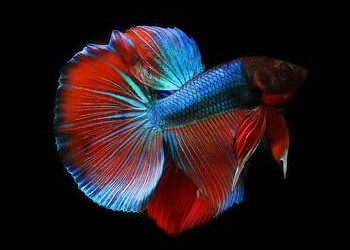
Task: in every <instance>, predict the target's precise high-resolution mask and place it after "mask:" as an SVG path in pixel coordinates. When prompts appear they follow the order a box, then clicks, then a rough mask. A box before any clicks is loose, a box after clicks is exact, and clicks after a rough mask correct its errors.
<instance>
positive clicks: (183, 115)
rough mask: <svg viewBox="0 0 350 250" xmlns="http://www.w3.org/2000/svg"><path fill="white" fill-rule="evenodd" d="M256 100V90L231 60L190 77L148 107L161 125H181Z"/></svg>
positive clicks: (256, 101)
mask: <svg viewBox="0 0 350 250" xmlns="http://www.w3.org/2000/svg"><path fill="white" fill-rule="evenodd" d="M257 104H258V96H257V93H254V89H253V88H252V86H250V85H249V84H248V79H246V77H245V73H244V71H243V69H242V63H241V62H240V61H239V60H235V61H232V62H229V63H226V64H223V65H220V66H218V67H215V68H213V69H211V70H208V71H206V72H204V73H202V74H199V75H198V76H196V77H194V78H193V79H191V80H190V81H189V82H187V83H186V84H184V86H183V88H181V89H180V90H179V91H177V92H175V93H173V94H171V95H170V96H168V97H166V98H164V99H161V100H158V101H157V102H156V103H155V105H154V107H152V109H151V111H150V115H151V116H154V117H155V118H154V119H155V120H156V122H155V125H156V126H159V127H161V128H165V129H166V128H172V127H176V126H185V125H187V124H190V123H194V122H196V121H199V120H202V119H206V118H207V117H210V116H213V115H216V114H220V113H223V112H226V111H229V110H234V109H237V108H251V107H254V106H256V105H257Z"/></svg>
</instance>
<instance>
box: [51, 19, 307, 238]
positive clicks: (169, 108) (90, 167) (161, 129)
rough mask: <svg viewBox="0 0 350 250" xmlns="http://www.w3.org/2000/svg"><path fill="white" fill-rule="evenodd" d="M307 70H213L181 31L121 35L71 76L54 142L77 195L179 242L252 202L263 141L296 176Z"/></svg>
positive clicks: (260, 66)
mask: <svg viewBox="0 0 350 250" xmlns="http://www.w3.org/2000/svg"><path fill="white" fill-rule="evenodd" d="M306 75H307V70H306V69H304V68H303V67H300V66H296V65H294V64H291V63H288V62H286V61H282V60H278V59H271V58H267V57H244V58H239V59H236V60H233V61H230V62H227V63H224V64H222V65H219V66H216V67H214V68H211V69H209V70H205V68H204V65H203V64H202V60H201V55H200V52H199V50H198V48H197V45H196V43H195V41H194V40H193V39H191V38H189V37H188V36H187V35H186V34H185V33H183V32H182V31H181V30H179V29H177V28H173V29H170V28H160V27H147V26H140V27H133V28H131V29H129V30H127V31H125V32H120V31H113V32H112V35H111V38H110V41H109V43H108V44H107V45H97V44H90V45H88V46H86V47H85V48H84V49H83V50H82V51H81V52H79V53H77V54H76V55H75V56H74V57H73V58H72V59H71V60H70V61H69V62H68V63H67V64H66V66H65V67H64V69H63V70H62V73H61V75H60V79H59V87H58V90H57V100H56V108H55V131H56V144H57V148H58V152H59V155H60V156H61V157H62V161H63V164H64V166H65V167H66V169H67V171H68V172H69V173H70V174H71V175H72V177H73V178H74V180H75V182H76V183H77V185H78V188H79V189H80V190H81V191H82V192H84V194H85V195H86V196H87V197H89V198H90V199H91V200H92V201H94V202H95V203H97V204H99V205H101V206H103V207H105V208H107V209H111V210H113V211H124V212H145V213H147V215H148V216H149V217H150V218H152V219H153V220H154V221H155V222H156V224H157V225H158V226H159V227H160V228H162V229H163V230H164V231H166V232H167V233H168V234H170V235H178V234H180V233H181V232H183V231H185V230H189V229H191V228H195V227H198V226H200V225H203V224H206V223H207V222H208V221H210V220H211V219H213V218H216V217H217V216H219V215H220V214H222V213H223V212H224V211H226V210H228V209H229V208H231V207H232V206H233V205H235V204H239V203H241V202H242V199H243V195H244V184H243V175H242V171H243V169H245V167H246V165H247V162H248V161H249V159H250V158H251V156H252V155H253V154H254V152H255V151H256V149H257V147H258V146H259V145H260V144H261V142H262V141H267V142H268V148H269V150H271V153H272V156H273V157H274V159H275V160H276V161H277V162H278V163H280V164H281V165H282V166H283V171H284V175H286V171H287V155H288V147H289V132H288V127H287V124H286V121H285V119H284V116H283V108H284V107H285V106H286V105H287V104H288V103H289V102H290V101H291V99H292V98H293V96H294V95H295V93H296V91H297V89H298V87H300V85H301V84H302V83H303V81H304V80H305V78H306Z"/></svg>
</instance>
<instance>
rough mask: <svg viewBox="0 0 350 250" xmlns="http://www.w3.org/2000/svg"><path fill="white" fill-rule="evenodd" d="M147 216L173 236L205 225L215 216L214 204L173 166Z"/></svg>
mask: <svg viewBox="0 0 350 250" xmlns="http://www.w3.org/2000/svg"><path fill="white" fill-rule="evenodd" d="M147 213H148V215H149V216H150V217H151V218H152V219H154V220H155V221H156V223H157V225H158V226H159V227H160V228H162V229H163V230H164V231H166V232H167V233H168V234H170V235H178V234H180V233H181V232H182V231H184V230H187V229H190V228H193V227H196V226H199V225H202V224H204V223H206V222H208V221H209V220H210V219H211V218H212V216H213V210H212V209H211V205H210V204H209V203H208V201H206V200H204V199H203V198H202V197H201V196H200V195H199V194H198V188H197V187H196V186H195V184H194V183H193V181H192V180H191V179H190V178H188V177H186V176H185V174H184V173H183V172H182V171H181V170H180V169H178V168H177V167H176V166H175V165H174V164H173V163H171V164H170V165H169V166H168V169H167V170H166V172H165V174H164V175H163V177H162V179H161V180H160V182H159V184H158V186H157V189H156V192H155V194H154V196H153V197H152V198H151V200H150V202H149V204H148V209H147Z"/></svg>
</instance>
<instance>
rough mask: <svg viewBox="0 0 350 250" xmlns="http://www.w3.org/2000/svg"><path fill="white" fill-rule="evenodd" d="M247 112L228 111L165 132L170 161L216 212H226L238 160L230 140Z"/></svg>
mask: <svg viewBox="0 0 350 250" xmlns="http://www.w3.org/2000/svg"><path fill="white" fill-rule="evenodd" d="M245 113H246V111H242V110H237V111H234V112H227V113H224V114H221V115H218V116H215V117H212V118H209V119H206V120H203V121H199V122H196V123H194V124H191V125H188V126H185V127H180V128H173V129H169V130H167V131H165V132H164V136H165V139H166V141H167V143H168V145H169V147H170V150H171V153H172V156H173V158H174V159H175V160H176V163H177V165H178V166H180V168H181V169H183V170H184V171H185V173H186V174H187V175H188V176H189V177H190V178H191V179H192V181H193V182H194V183H195V185H196V186H197V187H198V189H199V190H200V191H199V193H200V194H201V195H202V197H203V198H204V199H205V200H207V201H208V202H209V203H210V204H211V206H212V208H213V210H214V211H215V213H220V212H222V211H223V210H224V209H225V205H226V204H227V200H228V198H229V196H230V194H231V187H232V182H233V176H234V173H235V172H236V169H237V160H236V158H235V155H234V153H233V150H232V148H233V140H234V138H235V134H236V130H237V127H238V125H239V124H240V123H241V121H242V120H243V119H244V117H245Z"/></svg>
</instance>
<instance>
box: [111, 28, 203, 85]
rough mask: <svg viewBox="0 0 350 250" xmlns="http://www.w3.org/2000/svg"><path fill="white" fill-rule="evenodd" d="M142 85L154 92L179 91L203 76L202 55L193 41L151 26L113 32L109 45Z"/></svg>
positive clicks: (175, 31)
mask: <svg viewBox="0 0 350 250" xmlns="http://www.w3.org/2000/svg"><path fill="white" fill-rule="evenodd" d="M110 46H112V47H113V48H114V49H115V50H116V51H117V52H118V53H120V54H121V55H124V54H125V55H127V56H124V57H125V61H126V62H127V64H128V65H129V70H130V72H131V73H132V74H133V76H134V77H135V78H136V79H138V80H139V81H140V82H142V83H144V84H146V85H148V86H150V87H151V88H153V89H155V90H178V89H180V88H181V86H182V85H183V84H185V83H186V82H188V81H189V80H190V79H192V78H193V77H194V76H196V75H198V74H199V73H201V72H203V70H204V66H203V64H202V61H201V55H200V53H199V50H198V47H197V45H196V43H195V41H194V40H193V39H190V38H189V37H188V36H187V35H186V34H185V33H183V32H182V31H181V30H179V29H177V28H174V29H170V28H168V29H165V28H159V27H151V26H140V27H134V28H131V29H129V30H127V31H126V32H125V33H121V32H119V31H114V32H113V36H112V39H111V41H110Z"/></svg>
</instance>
